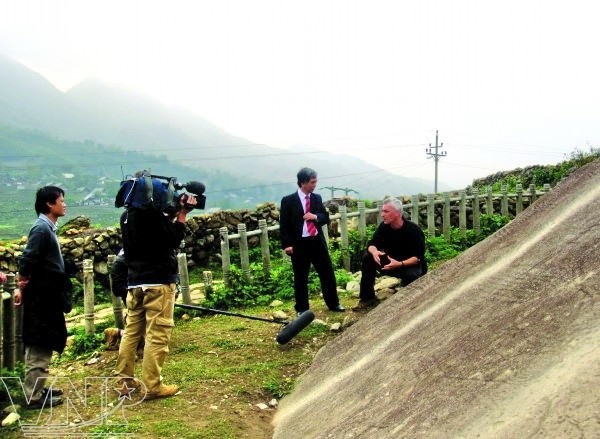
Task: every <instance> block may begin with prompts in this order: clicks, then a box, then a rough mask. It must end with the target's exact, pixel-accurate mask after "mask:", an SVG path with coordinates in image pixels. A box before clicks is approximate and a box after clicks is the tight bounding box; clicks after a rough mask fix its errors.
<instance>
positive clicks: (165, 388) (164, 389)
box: [144, 384, 179, 400]
mask: <svg viewBox="0 0 600 439" xmlns="http://www.w3.org/2000/svg"><path fill="white" fill-rule="evenodd" d="M177 392H179V387H178V386H177V385H175V384H169V385H165V384H161V385H160V388H159V389H158V392H148V393H146V397H145V398H144V399H146V400H151V399H158V398H168V397H170V396H174V395H176V394H177Z"/></svg>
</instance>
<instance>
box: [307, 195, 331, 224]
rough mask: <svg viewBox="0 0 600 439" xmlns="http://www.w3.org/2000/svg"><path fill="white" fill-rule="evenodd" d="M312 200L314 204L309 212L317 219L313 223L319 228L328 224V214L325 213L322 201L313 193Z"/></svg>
mask: <svg viewBox="0 0 600 439" xmlns="http://www.w3.org/2000/svg"><path fill="white" fill-rule="evenodd" d="M313 198H314V201H315V202H314V206H312V209H311V210H312V211H313V213H314V214H315V215H316V217H317V218H316V219H315V222H316V223H317V225H318V226H319V227H320V226H324V225H325V224H329V212H327V209H325V206H324V205H323V199H322V198H321V196H320V195H318V194H314V193H313Z"/></svg>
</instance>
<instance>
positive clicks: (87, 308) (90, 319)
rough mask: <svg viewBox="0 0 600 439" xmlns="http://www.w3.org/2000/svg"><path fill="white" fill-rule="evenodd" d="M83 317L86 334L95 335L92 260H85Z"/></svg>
mask: <svg viewBox="0 0 600 439" xmlns="http://www.w3.org/2000/svg"><path fill="white" fill-rule="evenodd" d="M83 316H84V322H85V333H86V334H87V335H92V334H94V332H95V328H94V261H93V260H92V259H84V260H83Z"/></svg>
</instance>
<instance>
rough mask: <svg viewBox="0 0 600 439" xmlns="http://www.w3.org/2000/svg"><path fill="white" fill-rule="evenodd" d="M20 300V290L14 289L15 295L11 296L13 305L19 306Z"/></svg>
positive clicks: (21, 296)
mask: <svg viewBox="0 0 600 439" xmlns="http://www.w3.org/2000/svg"><path fill="white" fill-rule="evenodd" d="M22 300H23V295H22V294H21V290H20V289H18V288H17V289H16V290H15V295H14V296H13V304H14V305H15V306H20V305H21V302H22Z"/></svg>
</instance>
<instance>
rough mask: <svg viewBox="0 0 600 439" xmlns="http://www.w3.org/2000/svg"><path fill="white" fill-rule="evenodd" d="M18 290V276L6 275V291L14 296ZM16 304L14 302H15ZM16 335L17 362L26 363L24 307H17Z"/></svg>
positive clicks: (15, 315) (15, 309) (15, 319)
mask: <svg viewBox="0 0 600 439" xmlns="http://www.w3.org/2000/svg"><path fill="white" fill-rule="evenodd" d="M16 289H17V276H16V275H15V274H14V273H8V274H7V275H6V290H7V291H8V293H10V294H11V295H13V296H14V293H15V290H16ZM13 303H14V302H13ZM13 311H14V334H15V361H16V362H23V361H25V346H24V345H23V306H15V307H14V308H13Z"/></svg>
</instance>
